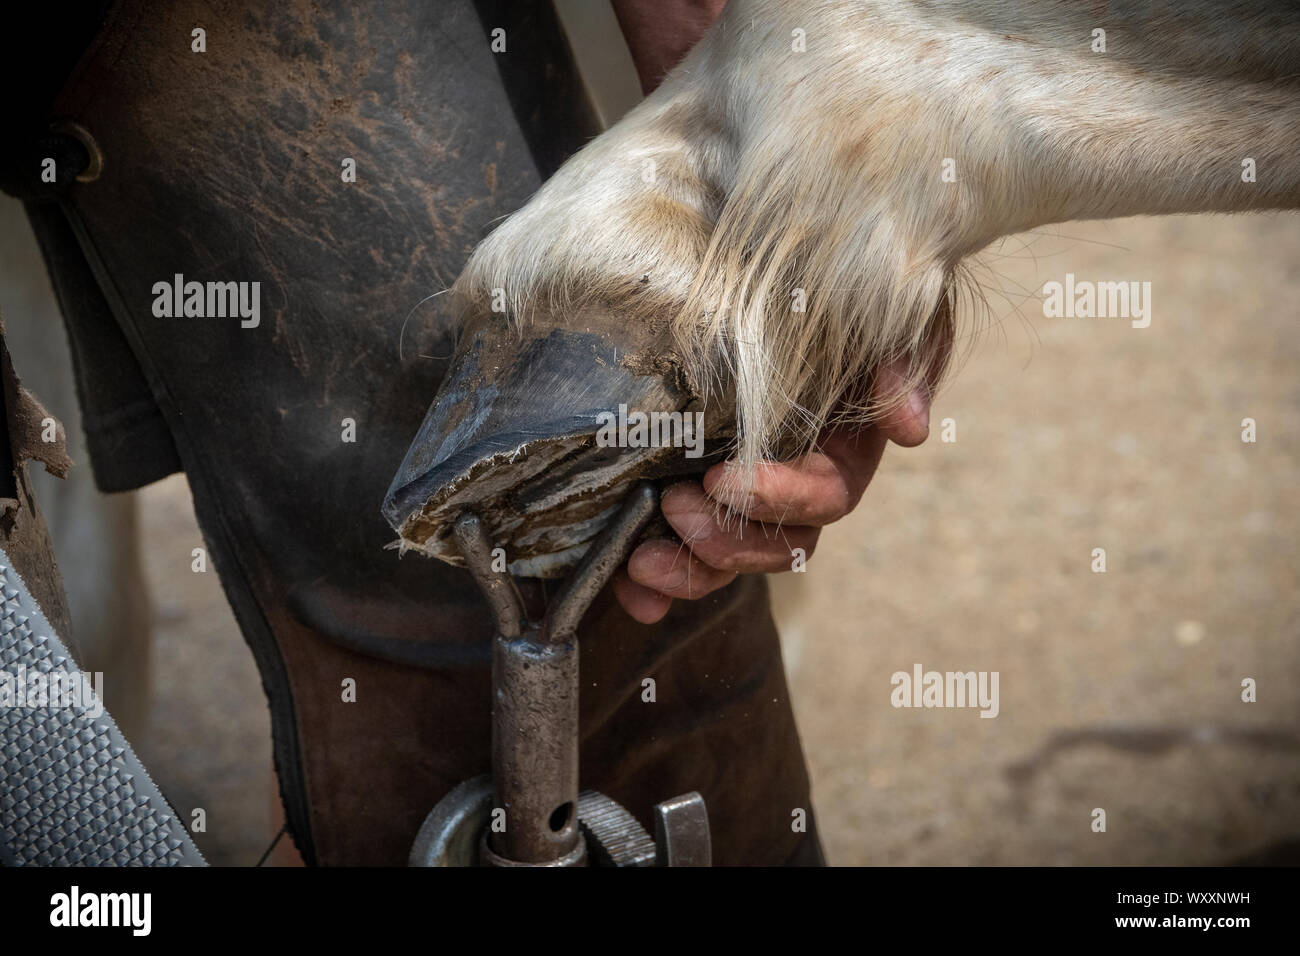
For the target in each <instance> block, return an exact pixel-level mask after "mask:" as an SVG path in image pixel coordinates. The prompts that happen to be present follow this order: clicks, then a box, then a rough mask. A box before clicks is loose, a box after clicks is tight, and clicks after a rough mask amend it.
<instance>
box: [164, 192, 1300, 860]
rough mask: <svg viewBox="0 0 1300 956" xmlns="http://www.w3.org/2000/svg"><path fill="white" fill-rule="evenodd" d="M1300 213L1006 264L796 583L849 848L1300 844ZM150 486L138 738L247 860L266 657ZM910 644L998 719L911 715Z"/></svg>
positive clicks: (1181, 228)
mask: <svg viewBox="0 0 1300 956" xmlns="http://www.w3.org/2000/svg"><path fill="white" fill-rule="evenodd" d="M1298 226H1300V220H1298V219H1297V218H1296V217H1295V216H1294V215H1277V216H1265V215H1252V216H1239V217H1222V216H1220V217H1188V218H1168V219H1156V220H1124V221H1117V222H1101V223H1087V224H1078V223H1072V224H1068V225H1064V226H1060V227H1054V228H1050V229H1045V230H1041V231H1039V232H1038V233H1035V234H1032V235H1027V236H1018V237H1014V238H1011V239H1008V240H1005V241H1004V242H1002V243H1000V244H998V246H997V247H996V248H995V249H993V250H990V251H989V252H988V253H986V254H985V255H984V256H983V257H982V260H983V262H984V263H985V264H986V266H987V267H986V268H984V269H982V270H980V281H981V283H982V285H983V286H984V288H985V290H986V293H987V296H988V299H989V308H988V311H987V314H986V315H985V316H984V317H983V319H982V321H981V324H983V325H984V326H986V329H985V331H984V332H983V333H982V334H981V335H980V337H979V338H978V342H977V344H976V345H975V347H974V348H973V350H972V351H971V353H970V355H969V357H968V358H967V359H966V361H965V362H964V364H963V366H962V367H961V368H960V370H959V371H958V372H957V374H956V375H955V377H954V379H953V381H952V383H951V385H950V386H949V387H948V388H947V389H946V390H945V391H944V392H943V393H942V394H941V395H940V396H939V398H938V399H937V401H936V403H935V406H934V411H933V416H932V432H931V439H930V441H929V442H928V443H927V444H926V445H924V446H922V447H921V448H919V449H914V450H904V449H897V448H894V449H891V450H890V451H889V452H888V453H887V454H886V457H885V462H884V464H883V466H882V468H881V471H880V473H879V474H878V475H877V477H876V479H875V482H874V483H873V485H872V486H871V488H870V489H869V490H868V492H867V495H866V498H865V499H864V501H863V503H862V505H861V506H860V507H859V508H858V510H857V511H856V512H855V513H854V514H853V515H852V516H850V517H849V518H848V519H846V520H844V521H843V522H841V523H839V524H838V525H836V526H834V527H833V528H831V529H829V530H828V531H827V532H826V533H825V535H824V536H823V538H822V543H821V546H820V547H819V549H818V551H817V553H816V555H815V556H814V557H813V558H812V560H811V561H810V562H809V564H808V568H807V571H806V572H805V573H802V574H787V575H783V576H780V577H779V578H774V580H773V584H774V592H775V607H776V613H777V617H778V621H779V623H780V626H781V630H782V634H783V640H784V646H785V650H786V663H787V668H788V671H789V674H790V679H791V685H792V686H791V690H792V694H793V698H794V702H795V708H796V711H797V713H798V717H799V722H800V727H801V730H802V734H803V740H804V745H805V748H806V751H807V755H808V762H809V766H810V769H811V772H812V777H813V785H814V801H815V804H814V805H815V808H816V812H817V814H818V819H819V824H820V827H821V829H822V833H823V840H824V843H825V845H826V849H827V855H828V857H829V859H830V861H831V862H832V863H833V864H841V865H844V864H1036V863H1037V864H1111V863H1124V864H1157V863H1167V864H1195V863H1216V862H1225V861H1229V860H1237V859H1242V858H1246V857H1249V856H1251V855H1252V854H1260V853H1262V852H1266V851H1269V850H1270V848H1275V847H1276V846H1277V845H1278V844H1279V843H1282V842H1284V841H1288V840H1295V839H1297V838H1300V649H1298V648H1297V642H1296V638H1297V631H1298V629H1300V592H1298V590H1297V579H1298V575H1297V572H1298V571H1300V555H1297V546H1296V542H1297V537H1298V535H1297V531H1298V530H1300V529H1298V527H1297V503H1298V502H1297V481H1296V479H1297V475H1298V474H1300V470H1298V468H1297V466H1298V465H1300V417H1298V416H1297V411H1300V376H1298V374H1297V373H1298V372H1300V344H1298V342H1297V332H1296V330H1297V321H1296V320H1297V317H1298V315H1300V306H1297V303H1298V302H1300V228H1298ZM1067 272H1070V273H1073V274H1074V275H1075V276H1076V277H1077V279H1079V280H1092V281H1096V280H1134V281H1147V282H1150V283H1151V301H1152V318H1151V324H1150V327H1149V328H1145V329H1136V328H1133V327H1132V326H1131V324H1130V322H1129V321H1128V320H1126V319H1097V318H1045V317H1044V316H1043V314H1042V307H1041V304H1040V297H1039V296H1038V293H1039V291H1040V290H1041V289H1042V286H1043V283H1044V282H1047V281H1049V280H1056V281H1062V282H1063V281H1064V279H1065V274H1066V273H1067ZM999 290H1000V291H999ZM968 318H969V317H968ZM973 324H975V323H973V322H970V321H968V323H967V329H968V330H969V329H970V328H971V327H972V325H973ZM1245 418H1252V419H1254V420H1255V422H1256V428H1257V441H1256V442H1254V443H1243V441H1242V420H1243V419H1245ZM944 419H952V420H953V422H954V423H955V437H956V440H955V441H951V442H944V441H941V440H940V431H941V428H942V425H941V423H942V421H943V420H944ZM141 494H142V509H143V513H144V518H143V521H144V526H145V533H146V536H147V543H146V547H145V552H146V554H147V556H148V572H149V576H150V582H151V585H152V588H153V593H154V599H155V601H156V603H157V605H158V610H157V620H156V623H157V645H156V657H155V663H154V673H155V674H156V675H158V681H157V687H156V696H155V702H154V703H155V706H154V714H153V728H152V732H151V733H150V735H149V736H148V738H147V739H146V740H145V741H143V742H141V744H140V749H141V751H142V756H143V757H144V759H145V761H146V763H147V764H148V765H149V766H150V768H151V770H153V771H154V773H155V775H156V776H157V777H159V778H160V783H161V784H162V785H163V787H164V789H166V790H168V792H169V793H171V794H172V797H173V799H174V801H175V802H176V803H177V805H178V806H202V807H204V808H205V810H206V811H207V817H208V831H207V833H204V834H199V835H198V839H199V843H200V845H201V846H202V848H203V849H204V850H205V852H206V853H207V855H208V857H209V859H210V860H211V861H212V862H214V863H236V864H249V863H252V862H255V861H256V859H257V857H258V856H259V855H260V853H261V851H262V850H263V849H264V848H265V845H266V843H267V837H268V835H269V832H270V828H271V824H270V799H269V794H270V782H269V769H268V768H269V767H270V742H269V727H268V720H267V713H266V708H265V705H264V703H263V698H262V695H261V690H260V687H259V685H258V679H257V675H256V671H255V669H254V667H253V663H252V658H251V656H250V655H249V653H248V652H247V650H246V649H245V647H244V645H243V643H242V640H241V639H240V638H239V636H238V634H237V633H236V631H235V627H234V623H233V619H232V618H231V615H230V612H229V610H228V609H227V607H226V604H225V602H224V599H223V597H222V594H221V589H220V586H219V584H218V582H217V578H216V575H215V573H208V574H195V573H193V572H192V571H191V570H190V549H191V547H195V546H198V545H199V544H200V543H201V539H200V537H199V535H198V531H197V529H196V528H195V527H194V523H193V517H192V513H191V511H190V504H189V498H188V490H187V487H186V485H185V483H184V481H183V479H181V478H179V477H173V478H171V479H169V480H167V481H164V482H161V483H159V484H157V485H155V486H153V487H150V488H148V489H145V490H144V491H143V492H142V493H141ZM1096 548H1103V549H1105V553H1106V571H1105V572H1104V573H1096V572H1094V571H1093V570H1092V567H1093V565H1094V562H1095V558H1094V555H1093V552H1094V549H1096ZM914 664H920V665H921V666H922V667H923V669H924V670H927V671H929V670H936V671H968V670H975V671H989V672H992V671H996V672H998V674H999V691H1000V695H999V696H1000V701H999V704H1000V707H999V713H998V716H997V717H996V718H993V719H982V718H980V717H979V715H978V713H977V711H976V710H973V709H924V708H913V709H899V708H895V707H893V706H891V691H892V690H893V687H892V686H891V682H890V678H891V675H892V674H893V673H894V672H896V671H907V672H910V671H911V670H912V667H913V665H914ZM1244 678H1254V679H1255V680H1256V681H1257V695H1258V700H1257V702H1255V703H1246V702H1243V701H1242V680H1243V679H1244ZM1096 809H1102V810H1104V811H1105V821H1106V829H1105V832H1094V829H1093V825H1094V819H1095V814H1094V810H1096Z"/></svg>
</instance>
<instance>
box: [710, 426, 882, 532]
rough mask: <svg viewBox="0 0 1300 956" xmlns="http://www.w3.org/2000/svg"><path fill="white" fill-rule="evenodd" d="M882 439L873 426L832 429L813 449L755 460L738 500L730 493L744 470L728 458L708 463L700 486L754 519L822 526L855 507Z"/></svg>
mask: <svg viewBox="0 0 1300 956" xmlns="http://www.w3.org/2000/svg"><path fill="white" fill-rule="evenodd" d="M885 440H886V439H885V436H884V434H883V433H882V432H881V431H879V430H878V429H875V428H865V429H861V430H850V429H837V430H834V431H832V432H830V433H829V434H827V436H826V437H825V439H824V440H823V441H822V443H821V447H820V448H819V449H818V450H817V451H815V452H810V453H809V454H807V455H802V456H800V457H799V458H795V459H793V460H791V461H788V462H764V463H762V464H760V465H759V466H758V468H757V469H756V471H755V473H754V483H753V486H752V491H751V492H750V493H749V495H747V496H746V497H745V498H744V499H743V500H740V501H737V500H736V499H735V496H734V495H733V494H731V489H733V488H736V487H738V486H739V484H740V482H741V480H742V477H743V476H742V474H741V473H740V471H739V469H737V467H736V466H735V465H734V464H732V463H729V462H724V463H723V464H720V465H714V466H713V467H712V468H710V469H709V471H708V472H707V473H706V474H705V475H704V490H705V491H706V492H707V493H708V494H709V496H710V497H711V498H713V499H714V500H715V501H719V502H722V503H723V504H729V505H730V506H731V507H732V509H733V510H735V511H739V512H741V513H743V514H744V515H745V516H746V517H749V518H752V519H754V520H756V521H763V522H771V523H776V524H779V525H781V526H783V527H784V526H787V525H805V526H810V527H813V528H821V527H824V526H826V525H828V524H830V523H831V522H833V521H838V520H839V519H840V518H843V517H844V516H845V515H846V514H848V513H849V512H850V511H852V510H853V509H854V508H855V507H857V504H858V502H859V501H860V500H861V499H862V493H863V492H864V491H866V489H867V484H868V483H869V482H870V481H871V477H872V475H874V474H875V472H876V467H877V466H878V465H879V464H880V457H881V455H882V454H884V450H885Z"/></svg>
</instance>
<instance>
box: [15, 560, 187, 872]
mask: <svg viewBox="0 0 1300 956" xmlns="http://www.w3.org/2000/svg"><path fill="white" fill-rule="evenodd" d="M0 588H2V589H3V597H4V609H3V615H2V616H0V681H5V680H6V678H5V677H4V676H3V675H4V674H8V675H9V680H8V681H7V683H8V687H9V689H10V690H11V691H12V690H13V689H14V688H15V687H17V686H18V685H19V683H20V678H21V679H22V685H23V687H24V688H27V687H28V686H30V684H29V683H28V682H29V681H30V679H31V678H30V675H32V674H41V675H46V676H45V677H44V678H38V680H42V679H48V675H49V674H50V673H52V672H62V673H64V674H69V673H71V672H73V671H75V670H76V666H77V665H76V663H75V662H74V661H73V658H72V655H71V654H70V653H69V652H68V649H67V647H65V646H64V644H63V642H62V641H61V640H60V639H59V637H58V635H57V634H55V633H54V630H53V628H51V627H50V625H49V622H48V621H47V620H46V619H45V615H44V614H43V613H42V612H41V609H40V608H39V607H37V605H36V602H35V601H34V600H33V599H32V596H31V594H30V593H29V592H28V590H27V587H26V585H24V584H23V581H22V578H20V577H19V576H18V573H17V572H16V571H15V570H14V569H13V568H12V567H11V566H10V564H9V557H8V555H7V554H5V552H4V549H2V548H0ZM3 693H4V687H3V686H0V862H2V863H3V864H4V865H6V866H202V865H204V860H203V857H202V855H201V854H200V853H199V851H198V848H197V847H196V846H195V845H194V842H193V841H192V840H191V839H190V837H189V834H188V833H186V832H185V830H184V829H183V827H182V826H181V824H180V822H179V821H178V820H177V819H176V814H175V813H174V812H173V811H172V809H171V807H169V806H168V805H167V801H166V800H164V799H163V796H162V793H161V792H160V791H159V790H158V787H157V786H156V785H155V784H154V782H153V780H152V779H150V777H149V774H148V773H147V772H146V771H145V769H144V767H143V766H141V764H140V761H139V760H138V759H136V756H135V754H134V753H133V752H132V750H131V747H130V745H129V744H128V743H127V742H126V738H125V737H123V736H122V733H121V731H119V730H118V729H117V725H116V724H115V723H113V719H112V718H111V717H110V716H109V715H108V712H107V711H104V710H103V709H102V702H101V701H99V700H98V698H93V697H92V698H91V699H90V700H89V705H87V703H86V701H85V700H84V699H82V698H83V695H78V699H77V700H76V701H75V702H73V703H70V704H62V703H60V704H58V705H51V704H48V703H47V704H44V705H40V706H31V703H32V702H31V701H28V700H23V699H21V698H20V697H16V696H14V695H13V694H10V695H9V696H10V699H8V700H6V699H4V697H3V696H2V695H3ZM24 693H25V691H24ZM96 713H98V716H95V715H96Z"/></svg>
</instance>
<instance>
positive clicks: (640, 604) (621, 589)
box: [614, 570, 673, 624]
mask: <svg viewBox="0 0 1300 956" xmlns="http://www.w3.org/2000/svg"><path fill="white" fill-rule="evenodd" d="M614 597H616V598H617V599H618V603H619V604H621V605H623V610H625V611H627V613H628V616H629V617H631V618H632V620H634V621H639V622H640V623H642V624H655V623H658V622H659V621H660V620H662V619H663V616H664V615H665V614H667V613H668V609H669V608H670V607H672V605H673V599H672V598H670V597H668V596H667V595H666V594H660V593H659V592H658V591H653V590H651V589H650V588H648V587H644V586H643V585H640V584H637V583H636V582H635V581H633V580H632V579H631V578H629V577H628V576H627V572H626V571H623V570H620V571H618V573H616V574H615V575H614Z"/></svg>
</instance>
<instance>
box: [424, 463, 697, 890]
mask: <svg viewBox="0 0 1300 956" xmlns="http://www.w3.org/2000/svg"><path fill="white" fill-rule="evenodd" d="M657 507H658V493H657V490H656V488H655V486H654V484H653V483H652V482H648V481H643V482H640V483H638V484H637V485H636V486H635V487H634V489H633V490H632V492H631V494H630V495H629V496H628V498H627V500H626V501H625V502H624V504H623V507H622V510H621V511H620V512H619V513H618V515H617V516H616V517H615V518H614V519H613V520H612V521H611V522H610V523H609V525H608V526H607V527H606V528H605V529H604V531H603V532H602V533H601V535H600V537H599V538H597V540H596V541H595V543H594V544H593V545H592V546H591V548H590V549H589V550H588V552H587V553H586V555H585V556H584V557H583V558H582V561H581V563H580V564H579V566H578V568H577V569H576V570H575V571H574V573H573V574H572V575H571V576H570V578H569V580H568V582H567V584H566V586H565V588H564V591H563V592H562V594H561V595H560V597H559V599H558V600H556V601H555V602H554V603H553V604H552V605H551V607H550V608H549V609H548V610H547V612H546V615H545V616H544V617H543V618H542V620H541V621H540V622H536V623H533V622H529V621H528V620H527V616H526V614H525V611H524V606H523V602H522V600H521V599H520V597H519V595H518V593H517V592H516V591H515V588H514V582H513V580H512V579H511V577H510V576H509V574H507V573H505V572H497V571H493V570H492V545H491V542H490V541H489V540H488V537H487V533H486V532H485V530H484V528H483V525H482V522H481V521H480V520H479V518H478V517H477V516H476V515H475V514H473V513H472V512H467V513H465V514H463V515H461V516H460V518H458V519H457V520H456V523H455V530H454V534H455V538H456V541H457V543H458V544H459V546H460V550H461V555H462V556H463V558H464V561H465V564H466V565H467V566H468V567H469V569H470V571H471V573H472V574H473V576H474V579H475V581H477V582H478V585H479V587H480V588H481V589H482V591H483V594H484V596H485V597H486V598H487V601H488V604H489V605H490V606H491V608H492V614H493V617H494V619H495V622H496V632H497V633H496V637H495V638H494V640H493V653H492V703H493V706H492V777H491V778H490V779H489V778H487V777H475V778H473V779H471V780H467V781H465V782H464V783H462V784H460V785H459V786H457V787H456V788H455V789H453V790H452V791H451V792H450V793H448V794H447V795H446V796H445V797H444V798H443V799H442V800H441V801H439V802H438V804H437V806H435V807H434V808H433V810H432V811H431V812H430V813H429V815H428V817H427V818H426V819H425V821H424V825H423V826H422V827H421V828H420V832H419V835H418V836H417V837H416V840H415V844H414V846H413V847H412V849H411V856H410V863H411V865H412V866H474V865H488V866H585V865H605V866H654V865H659V866H708V865H709V864H710V862H711V850H710V840H709V823H708V814H707V812H706V810H705V807H704V799H703V797H701V796H700V795H699V794H698V793H688V794H683V795H682V796H679V797H674V798H673V799H670V800H665V801H664V802H662V803H660V804H659V805H658V806H657V807H656V808H655V835H654V836H653V837H651V836H650V834H648V833H647V832H646V831H645V829H644V828H643V827H642V826H641V825H640V824H639V823H638V822H637V820H636V819H635V818H634V817H633V816H632V814H631V813H629V812H628V811H627V810H626V809H625V808H623V807H622V806H620V805H619V804H618V803H616V802H614V801H613V800H611V799H610V798H609V797H606V796H604V795H603V794H600V793H596V792H595V791H590V790H589V791H585V792H582V793H579V791H578V641H577V637H576V629H577V626H578V622H579V621H580V620H581V618H582V615H583V614H584V612H585V611H586V610H587V608H588V607H589V606H590V605H591V602H592V600H593V599H594V598H595V597H596V595H597V594H598V593H599V592H600V589H601V588H602V587H604V586H605V584H606V583H607V582H608V581H609V579H610V577H611V576H612V575H613V573H614V571H615V569H616V568H618V566H619V565H620V564H622V563H623V562H624V561H625V560H626V559H627V556H628V554H629V553H630V552H631V550H632V548H633V547H634V546H635V545H636V542H637V540H638V538H639V536H640V534H641V532H642V531H643V530H644V529H645V527H646V525H647V524H648V523H649V521H650V520H651V518H652V517H653V516H654V513H655V509H656V508H657Z"/></svg>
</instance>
